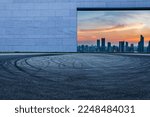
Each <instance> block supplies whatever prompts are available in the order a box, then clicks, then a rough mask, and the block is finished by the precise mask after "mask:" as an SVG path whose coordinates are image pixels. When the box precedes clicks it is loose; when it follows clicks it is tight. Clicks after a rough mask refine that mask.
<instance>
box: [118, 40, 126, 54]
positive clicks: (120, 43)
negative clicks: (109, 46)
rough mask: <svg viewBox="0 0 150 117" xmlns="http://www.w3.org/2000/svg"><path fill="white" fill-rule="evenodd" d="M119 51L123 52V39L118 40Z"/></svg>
mask: <svg viewBox="0 0 150 117" xmlns="http://www.w3.org/2000/svg"><path fill="white" fill-rule="evenodd" d="M119 52H125V42H124V41H120V42H119Z"/></svg>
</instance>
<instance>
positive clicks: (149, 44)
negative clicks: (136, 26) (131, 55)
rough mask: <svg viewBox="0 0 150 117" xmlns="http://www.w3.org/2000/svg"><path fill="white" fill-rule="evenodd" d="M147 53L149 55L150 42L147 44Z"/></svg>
mask: <svg viewBox="0 0 150 117" xmlns="http://www.w3.org/2000/svg"><path fill="white" fill-rule="evenodd" d="M147 52H148V53H150V41H149V42H148V46H147Z"/></svg>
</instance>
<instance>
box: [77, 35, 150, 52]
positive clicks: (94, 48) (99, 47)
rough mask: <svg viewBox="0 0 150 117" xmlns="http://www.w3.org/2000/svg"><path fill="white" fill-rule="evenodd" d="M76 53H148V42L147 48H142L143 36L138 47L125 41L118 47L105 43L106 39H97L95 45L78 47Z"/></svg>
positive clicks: (149, 49) (149, 45)
mask: <svg viewBox="0 0 150 117" xmlns="http://www.w3.org/2000/svg"><path fill="white" fill-rule="evenodd" d="M77 50H78V52H102V53H103V52H108V53H110V52H113V53H117V52H119V53H124V52H129V53H134V52H139V53H143V52H148V53H150V41H149V42H148V46H147V47H144V36H143V35H140V41H139V42H138V46H134V44H130V45H129V42H126V41H119V46H116V45H112V43H111V42H107V46H106V39H105V38H101V41H100V39H97V41H96V45H79V46H78V48H77Z"/></svg>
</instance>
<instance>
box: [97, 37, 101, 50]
mask: <svg viewBox="0 0 150 117" xmlns="http://www.w3.org/2000/svg"><path fill="white" fill-rule="evenodd" d="M97 52H100V40H99V39H98V40H97Z"/></svg>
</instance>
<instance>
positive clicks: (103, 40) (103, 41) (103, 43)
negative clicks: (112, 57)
mask: <svg viewBox="0 0 150 117" xmlns="http://www.w3.org/2000/svg"><path fill="white" fill-rule="evenodd" d="M101 40H102V41H101V43H102V46H101V50H102V52H105V38H102V39H101Z"/></svg>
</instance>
